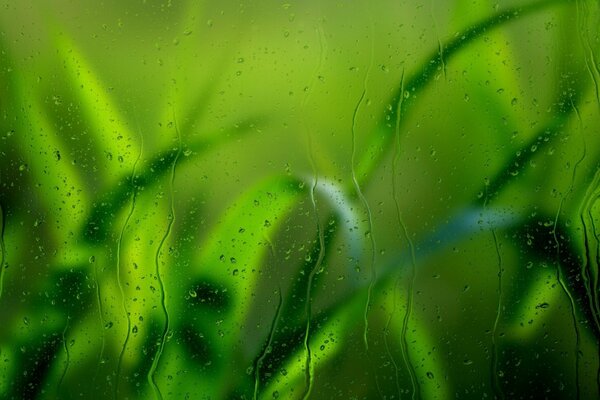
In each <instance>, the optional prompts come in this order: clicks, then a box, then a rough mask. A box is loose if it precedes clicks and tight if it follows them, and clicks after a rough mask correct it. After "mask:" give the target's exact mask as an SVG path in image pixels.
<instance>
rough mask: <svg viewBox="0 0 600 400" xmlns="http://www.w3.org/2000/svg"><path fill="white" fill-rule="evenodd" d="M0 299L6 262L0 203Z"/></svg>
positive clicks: (4, 218) (3, 215)
mask: <svg viewBox="0 0 600 400" xmlns="http://www.w3.org/2000/svg"><path fill="white" fill-rule="evenodd" d="M0 218H1V219H0V251H1V252H2V255H1V256H0V301H2V292H3V290H4V270H5V269H6V268H5V267H4V263H5V262H6V245H5V244H4V230H5V229H6V214H5V213H4V207H2V204H1V203H0Z"/></svg>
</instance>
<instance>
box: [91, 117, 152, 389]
mask: <svg viewBox="0 0 600 400" xmlns="http://www.w3.org/2000/svg"><path fill="white" fill-rule="evenodd" d="M138 131H139V136H140V151H139V153H138V156H137V158H136V160H135V162H134V163H133V167H132V169H131V177H130V182H131V187H132V194H131V204H130V208H129V212H128V214H127V217H126V218H125V221H124V222H123V225H122V226H121V232H120V233H119V238H118V240H117V252H116V254H117V264H116V274H117V285H118V286H119V292H120V293H121V306H122V308H123V312H124V313H125V318H126V320H127V333H126V334H125V339H124V340H123V346H122V347H121V352H120V353H119V360H118V362H117V375H116V377H115V387H114V398H115V399H118V398H119V378H120V377H121V368H122V365H123V357H124V356H125V351H126V349H127V344H128V343H129V338H130V336H131V315H130V313H129V310H128V309H127V299H126V296H125V289H124V288H123V283H122V282H121V248H122V246H123V236H124V234H125V229H127V226H129V221H130V220H131V217H132V216H133V213H134V211H135V205H136V201H137V194H138V188H137V186H136V184H135V174H136V168H137V165H138V163H139V162H140V160H141V158H142V152H143V149H144V137H143V135H142V133H141V130H140V129H139V126H138ZM99 295H100V288H99V286H98V296H99ZM98 300H100V299H99V298H98ZM100 310H102V309H100ZM101 312H102V311H101ZM104 341H105V339H104V336H103V339H102V346H103V349H104Z"/></svg>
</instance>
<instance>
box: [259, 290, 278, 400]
mask: <svg viewBox="0 0 600 400" xmlns="http://www.w3.org/2000/svg"><path fill="white" fill-rule="evenodd" d="M278 292H279V302H278V303H277V309H276V310H275V316H274V317H273V321H272V322H271V329H270V331H269V338H268V340H267V344H266V346H265V348H264V349H263V352H262V353H261V355H260V357H259V358H258V360H256V365H255V366H254V395H253V396H252V399H253V400H257V399H258V389H259V384H260V370H261V368H262V365H263V362H264V361H265V358H266V357H267V355H269V353H271V351H272V349H271V346H272V344H273V338H274V337H275V331H276V329H277V325H278V324H279V318H280V317H281V305H282V304H283V296H282V294H281V287H280V288H279V291H278Z"/></svg>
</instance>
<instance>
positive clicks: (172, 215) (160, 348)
mask: <svg viewBox="0 0 600 400" xmlns="http://www.w3.org/2000/svg"><path fill="white" fill-rule="evenodd" d="M173 123H174V125H175V131H176V133H177V141H178V147H177V153H176V154H175V158H174V159H173V164H172V165H171V180H170V184H169V198H170V208H171V210H170V214H169V217H168V223H167V229H166V230H165V234H164V235H163V237H162V239H161V241H160V243H159V244H158V247H157V249H156V255H155V257H154V262H155V267H156V277H157V279H158V285H159V287H160V305H161V307H162V311H163V314H164V316H165V326H164V329H163V332H162V335H161V340H160V343H159V345H158V349H157V350H156V353H155V354H154V359H153V360H152V365H151V366H150V370H149V371H148V375H147V379H148V383H149V384H150V386H151V387H152V390H153V392H154V397H156V398H157V399H161V400H162V398H163V397H162V393H161V392H160V389H159V387H158V385H157V384H156V381H155V380H154V374H155V373H156V368H157V367H158V363H159V361H160V357H161V355H162V353H163V351H164V348H165V342H166V341H167V336H168V334H169V329H170V318H169V312H168V310H167V293H166V287H165V284H164V281H163V278H162V274H161V272H160V255H161V252H162V248H163V246H164V244H165V242H166V241H167V239H168V237H169V236H170V235H171V229H172V228H173V223H174V222H175V189H174V186H175V169H176V167H177V161H178V160H179V156H180V155H181V151H182V142H181V133H180V132H179V127H178V125H177V118H176V116H175V110H173Z"/></svg>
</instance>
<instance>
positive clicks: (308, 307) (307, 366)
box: [302, 26, 327, 400]
mask: <svg viewBox="0 0 600 400" xmlns="http://www.w3.org/2000/svg"><path fill="white" fill-rule="evenodd" d="M317 33H318V36H319V47H320V51H319V53H320V55H319V63H318V65H317V67H316V69H315V71H314V72H313V76H312V79H311V87H312V86H313V85H314V83H315V82H316V81H317V76H318V74H319V72H320V69H321V66H322V64H323V59H324V57H325V53H326V49H327V46H326V42H325V37H324V34H323V27H322V26H320V27H319V28H318V29H317ZM309 89H310V88H309ZM309 97H310V90H309V91H308V92H306V95H305V97H304V99H303V101H302V109H303V110H304V109H305V108H306V105H307V104H308V99H309ZM305 129H306V138H307V146H308V157H309V159H310V164H311V168H312V171H313V184H312V185H311V188H310V202H311V205H312V209H313V213H314V216H315V220H316V228H317V235H318V237H319V255H318V257H317V261H316V262H315V264H314V266H313V268H312V269H311V271H310V273H309V276H308V281H307V283H306V300H305V313H306V329H305V331H304V350H305V352H306V360H305V363H304V370H305V389H304V394H303V396H302V398H303V399H305V400H306V399H308V398H309V397H310V394H311V392H312V388H313V383H314V378H313V372H314V371H313V365H312V351H311V348H310V322H311V319H312V299H311V291H312V284H313V280H314V277H315V274H316V273H317V271H319V269H320V268H321V264H322V263H323V259H324V257H325V236H324V233H323V226H322V224H321V218H320V216H319V209H318V207H317V201H316V200H315V190H316V188H317V185H318V183H319V173H318V170H317V166H316V163H315V157H314V149H313V145H312V135H311V132H310V128H309V127H308V126H306V127H305Z"/></svg>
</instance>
